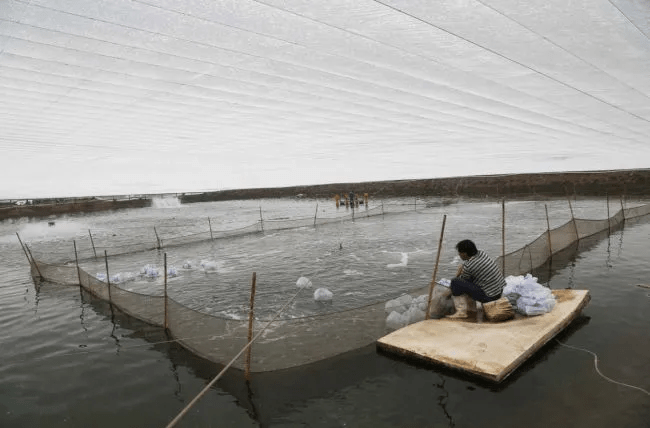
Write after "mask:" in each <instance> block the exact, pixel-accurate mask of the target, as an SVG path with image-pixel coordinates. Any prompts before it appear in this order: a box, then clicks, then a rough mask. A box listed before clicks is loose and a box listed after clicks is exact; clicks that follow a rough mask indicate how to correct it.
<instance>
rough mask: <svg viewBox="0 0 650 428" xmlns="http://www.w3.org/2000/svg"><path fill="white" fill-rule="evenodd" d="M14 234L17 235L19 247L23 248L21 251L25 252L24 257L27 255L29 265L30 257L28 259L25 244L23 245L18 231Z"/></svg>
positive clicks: (30, 262)
mask: <svg viewBox="0 0 650 428" xmlns="http://www.w3.org/2000/svg"><path fill="white" fill-rule="evenodd" d="M16 236H17V237H18V242H20V248H22V249H23V253H25V257H27V263H29V265H30V266H31V265H32V259H30V258H29V254H27V250H26V249H25V245H23V240H22V239H20V235H19V234H18V232H16Z"/></svg>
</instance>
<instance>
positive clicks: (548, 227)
mask: <svg viewBox="0 0 650 428" xmlns="http://www.w3.org/2000/svg"><path fill="white" fill-rule="evenodd" d="M544 209H545V210H546V232H547V233H548V256H549V257H553V244H551V222H550V221H548V206H547V205H546V204H544Z"/></svg>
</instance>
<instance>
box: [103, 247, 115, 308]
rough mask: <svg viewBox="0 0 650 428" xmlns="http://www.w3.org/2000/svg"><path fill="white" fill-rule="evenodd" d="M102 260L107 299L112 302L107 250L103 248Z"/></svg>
mask: <svg viewBox="0 0 650 428" xmlns="http://www.w3.org/2000/svg"><path fill="white" fill-rule="evenodd" d="M104 261H105V262H106V283H107V284H108V301H109V302H111V303H113V298H112V297H111V276H110V275H109V273H108V252H107V251H106V250H104Z"/></svg>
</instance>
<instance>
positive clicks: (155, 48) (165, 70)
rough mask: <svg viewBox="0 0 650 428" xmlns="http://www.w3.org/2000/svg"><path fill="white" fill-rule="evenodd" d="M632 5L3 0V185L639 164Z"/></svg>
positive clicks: (648, 90) (642, 140)
mask: <svg viewBox="0 0 650 428" xmlns="http://www.w3.org/2000/svg"><path fill="white" fill-rule="evenodd" d="M649 37H650V2H648V1H646V0H576V1H567V0H436V1H431V0H379V1H371V0H322V1H314V0H286V1H285V0H259V1H257V0H229V1H219V0H203V1H200V0H183V1H182V0H0V149H1V150H2V156H1V157H0V159H2V170H3V173H2V176H1V178H2V180H0V182H2V184H0V198H10V197H28V196H46V195H49V196H68V195H69V196H72V195H90V194H111V193H154V192H168V191H169V192H177V191H192V190H207V189H219V188H243V187H269V186H286V185H300V184H317V183H328V182H348V181H368V180H389V179H406V178H432V177H442V176H459V175H477V174H501V173H513V172H546V171H567V170H570V171H581V170H606V169H628V168H647V167H649V165H648V163H649V162H648V161H649V160H650V146H649V145H648V137H649V136H650V77H649V76H650V38H649Z"/></svg>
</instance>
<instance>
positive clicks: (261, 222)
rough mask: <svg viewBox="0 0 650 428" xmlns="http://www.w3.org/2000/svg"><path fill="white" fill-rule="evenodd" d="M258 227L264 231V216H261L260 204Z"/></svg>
mask: <svg viewBox="0 0 650 428" xmlns="http://www.w3.org/2000/svg"><path fill="white" fill-rule="evenodd" d="M260 227H261V228H262V232H264V218H263V217H262V206H261V205H260Z"/></svg>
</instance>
